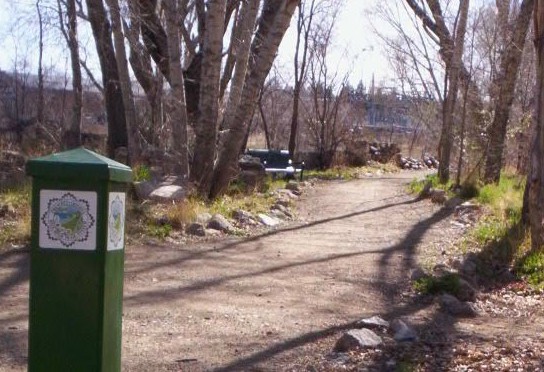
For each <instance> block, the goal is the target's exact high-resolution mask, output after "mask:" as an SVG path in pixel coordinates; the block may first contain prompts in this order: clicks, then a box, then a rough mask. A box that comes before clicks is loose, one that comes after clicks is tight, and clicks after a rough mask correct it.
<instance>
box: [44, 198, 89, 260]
mask: <svg viewBox="0 0 544 372" xmlns="http://www.w3.org/2000/svg"><path fill="white" fill-rule="evenodd" d="M96 203H97V196H96V192H91V191H65V190H41V191H40V236H39V244H40V247H41V248H60V249H78V250H87V251H92V250H95V249H96Z"/></svg>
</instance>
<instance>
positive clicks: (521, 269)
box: [517, 252, 544, 286]
mask: <svg viewBox="0 0 544 372" xmlns="http://www.w3.org/2000/svg"><path fill="white" fill-rule="evenodd" d="M517 272H518V274H520V275H521V276H523V277H525V278H527V281H528V282H529V283H531V284H533V285H536V286H544V252H532V253H530V254H529V255H528V256H527V257H525V258H524V259H522V260H521V261H520V262H519V263H518V265H517Z"/></svg>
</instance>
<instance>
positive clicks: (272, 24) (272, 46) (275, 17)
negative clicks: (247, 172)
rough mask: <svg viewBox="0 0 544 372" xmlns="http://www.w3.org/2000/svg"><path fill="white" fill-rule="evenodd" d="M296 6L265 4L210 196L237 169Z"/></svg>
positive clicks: (280, 1) (293, 2)
mask: <svg viewBox="0 0 544 372" xmlns="http://www.w3.org/2000/svg"><path fill="white" fill-rule="evenodd" d="M297 5H298V1H297V0H266V1H265V3H264V6H263V11H262V14H261V17H260V21H259V28H258V30H257V33H256V35H255V37H254V40H253V43H252V46H251V55H252V57H253V58H252V59H251V61H250V65H249V70H248V73H247V74H246V80H245V84H244V90H243V92H242V99H241V100H240V107H239V108H238V111H237V112H236V115H235V116H234V119H233V122H232V123H227V125H226V127H227V128H229V132H228V133H227V135H226V140H225V142H224V146H223V147H222V149H221V150H220V153H219V157H218V160H217V163H216V165H215V168H214V174H213V178H212V182H211V189H210V193H209V196H210V198H215V197H217V196H218V195H220V194H221V193H223V192H224V191H225V190H226V189H227V186H228V184H229V182H230V181H231V178H232V176H233V175H234V172H235V171H236V169H237V161H238V150H239V149H240V146H241V144H242V141H243V140H244V135H245V133H246V128H247V125H249V120H250V119H251V115H252V114H253V110H254V108H255V105H256V104H257V100H258V97H259V91H260V90H261V89H262V87H263V84H264V81H265V79H266V76H267V75H268V72H269V71H270V68H271V67H272V63H273V62H274V58H275V56H276V53H277V51H278V47H279V45H280V42H281V40H282V38H283V35H284V34H285V32H286V31H287V28H288V27H289V23H290V21H291V17H292V16H293V13H294V11H295V9H296V6H297Z"/></svg>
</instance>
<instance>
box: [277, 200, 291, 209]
mask: <svg viewBox="0 0 544 372" xmlns="http://www.w3.org/2000/svg"><path fill="white" fill-rule="evenodd" d="M289 204H291V202H290V201H289V199H284V198H279V199H278V200H276V203H275V205H282V206H284V207H286V208H287V207H289Z"/></svg>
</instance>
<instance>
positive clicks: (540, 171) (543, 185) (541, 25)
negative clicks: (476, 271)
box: [526, 0, 544, 251]
mask: <svg viewBox="0 0 544 372" xmlns="http://www.w3.org/2000/svg"><path fill="white" fill-rule="evenodd" d="M534 34H535V39H534V41H535V48H536V60H537V62H536V63H537V66H536V67H537V80H536V84H537V87H536V92H537V93H536V94H537V100H536V115H535V116H536V118H535V119H536V136H535V141H534V144H533V147H532V151H531V170H530V174H529V176H528V182H527V187H528V188H529V192H526V195H527V196H528V203H527V206H528V216H529V222H530V226H531V247H532V249H533V250H535V251H536V250H538V251H541V250H542V249H543V248H544V224H543V222H542V221H544V1H542V0H536V1H535V4H534Z"/></svg>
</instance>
